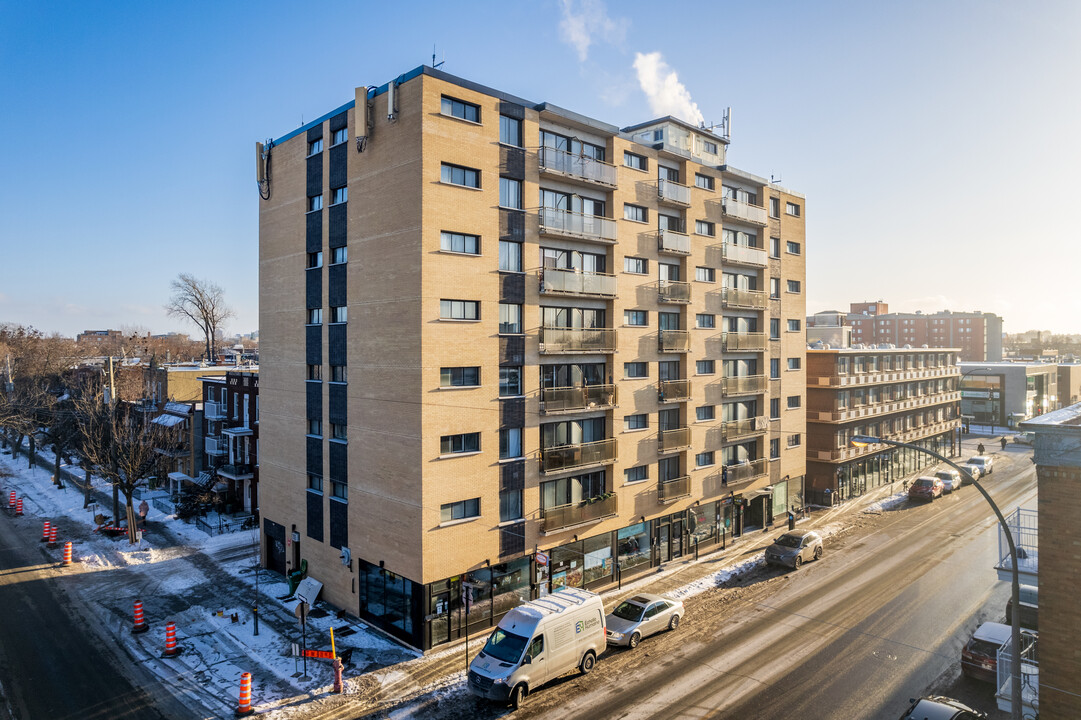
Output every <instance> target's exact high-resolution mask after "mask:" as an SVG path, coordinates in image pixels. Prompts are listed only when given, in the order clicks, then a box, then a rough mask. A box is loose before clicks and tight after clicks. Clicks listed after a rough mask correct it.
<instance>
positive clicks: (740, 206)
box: [721, 198, 769, 225]
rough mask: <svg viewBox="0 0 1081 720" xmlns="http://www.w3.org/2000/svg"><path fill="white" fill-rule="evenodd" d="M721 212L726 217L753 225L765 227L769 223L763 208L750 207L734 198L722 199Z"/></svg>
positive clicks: (748, 204)
mask: <svg viewBox="0 0 1081 720" xmlns="http://www.w3.org/2000/svg"><path fill="white" fill-rule="evenodd" d="M721 212H723V213H724V214H725V216H726V217H730V218H734V219H736V220H743V221H744V222H749V223H754V224H755V225H765V224H767V223H768V222H769V216H768V215H767V214H766V209H765V208H764V207H759V206H757V205H751V204H750V203H745V202H743V201H742V200H736V199H735V198H722V199H721Z"/></svg>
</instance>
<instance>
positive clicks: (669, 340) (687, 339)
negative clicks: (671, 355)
mask: <svg viewBox="0 0 1081 720" xmlns="http://www.w3.org/2000/svg"><path fill="white" fill-rule="evenodd" d="M690 347H691V334H690V333H689V332H687V331H686V330H661V331H660V333H659V334H658V335H657V349H658V350H660V351H661V352H676V353H685V352H687V351H688V350H690Z"/></svg>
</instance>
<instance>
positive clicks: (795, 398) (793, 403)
mask: <svg viewBox="0 0 1081 720" xmlns="http://www.w3.org/2000/svg"><path fill="white" fill-rule="evenodd" d="M787 403H788V409H789V410H795V409H797V408H798V407H799V406H800V405H801V404H802V400H801V398H800V396H799V395H789V396H788V400H787Z"/></svg>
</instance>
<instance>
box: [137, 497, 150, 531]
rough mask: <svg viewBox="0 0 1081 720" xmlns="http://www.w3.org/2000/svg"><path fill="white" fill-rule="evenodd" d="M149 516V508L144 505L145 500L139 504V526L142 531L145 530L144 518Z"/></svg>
mask: <svg viewBox="0 0 1081 720" xmlns="http://www.w3.org/2000/svg"><path fill="white" fill-rule="evenodd" d="M148 514H150V506H149V505H147V504H146V500H143V501H142V502H141V503H139V525H140V526H142V528H143V530H146V516H147V515H148Z"/></svg>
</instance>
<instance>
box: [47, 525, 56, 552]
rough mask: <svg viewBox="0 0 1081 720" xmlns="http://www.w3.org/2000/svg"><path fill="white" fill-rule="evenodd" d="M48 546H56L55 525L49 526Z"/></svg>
mask: <svg viewBox="0 0 1081 720" xmlns="http://www.w3.org/2000/svg"><path fill="white" fill-rule="evenodd" d="M49 547H56V526H55V525H53V526H52V527H50V528H49Z"/></svg>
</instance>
